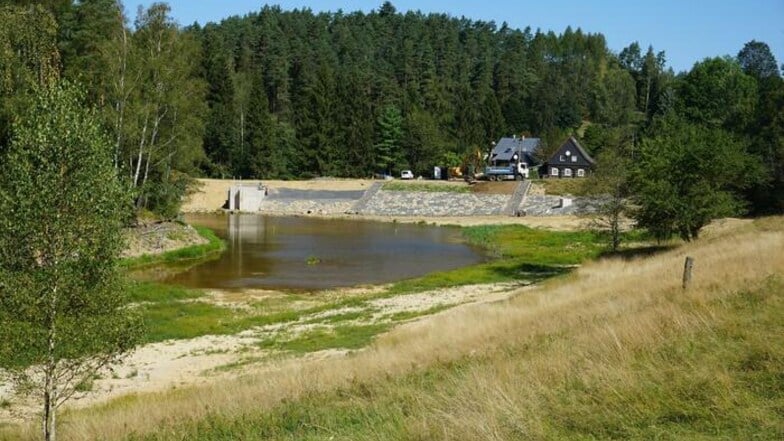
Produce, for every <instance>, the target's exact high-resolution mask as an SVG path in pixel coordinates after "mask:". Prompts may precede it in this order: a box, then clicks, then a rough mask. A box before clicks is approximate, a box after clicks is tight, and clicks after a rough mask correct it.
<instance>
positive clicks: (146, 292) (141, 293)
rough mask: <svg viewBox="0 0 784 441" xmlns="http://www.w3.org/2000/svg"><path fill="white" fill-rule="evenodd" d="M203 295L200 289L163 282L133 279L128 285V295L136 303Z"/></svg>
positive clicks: (171, 300) (176, 299)
mask: <svg viewBox="0 0 784 441" xmlns="http://www.w3.org/2000/svg"><path fill="white" fill-rule="evenodd" d="M203 295H204V293H203V292H201V291H199V290H195V289H187V288H182V287H180V286H174V285H164V284H161V283H151V282H137V281H131V282H130V284H129V286H128V296H129V298H130V301H132V302H134V303H142V302H152V303H160V302H173V301H178V300H191V299H196V298H199V297H201V296H203Z"/></svg>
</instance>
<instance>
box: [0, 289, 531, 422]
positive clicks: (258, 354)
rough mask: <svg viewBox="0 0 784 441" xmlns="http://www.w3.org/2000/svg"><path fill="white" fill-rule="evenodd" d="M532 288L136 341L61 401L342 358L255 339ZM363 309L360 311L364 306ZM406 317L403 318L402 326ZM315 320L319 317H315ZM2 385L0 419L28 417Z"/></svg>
mask: <svg viewBox="0 0 784 441" xmlns="http://www.w3.org/2000/svg"><path fill="white" fill-rule="evenodd" d="M381 288H382V287H380V286H375V287H370V288H362V289H359V288H346V289H337V290H335V291H334V292H327V293H325V294H324V295H327V296H337V297H340V298H343V297H346V296H355V295H363V294H368V293H374V292H377V291H378V290H379V289H381ZM527 289H530V286H521V285H520V284H519V283H496V284H485V285H467V286H460V287H454V288H444V289H437V290H432V291H426V292H421V293H417V294H407V295H405V294H403V295H397V296H391V297H383V298H379V299H376V300H371V301H368V302H367V304H366V305H365V306H364V307H360V308H357V307H343V308H337V309H329V310H326V311H322V312H319V313H315V314H311V315H306V316H303V317H302V318H300V319H299V320H297V321H294V322H290V323H277V324H271V325H266V326H260V327H255V328H250V329H247V330H245V331H242V332H240V333H238V334H234V335H205V336H202V337H197V338H192V339H185V340H167V341H163V342H159V343H152V344H147V345H144V346H141V347H139V348H137V349H136V350H135V351H133V352H132V353H131V354H130V355H129V356H128V357H127V358H126V359H125V360H124V361H123V362H122V363H121V364H119V365H117V366H115V367H114V368H113V369H112V370H111V371H105V372H102V373H101V375H100V378H98V379H96V380H95V381H94V384H93V389H92V390H91V391H90V392H86V393H84V394H81V395H79V396H77V397H75V399H73V400H72V401H70V402H69V403H68V404H67V406H66V407H69V408H83V407H87V406H93V405H96V404H100V403H105V402H107V401H109V400H112V399H115V398H119V397H122V396H124V395H128V394H137V393H150V392H158V391H165V390H170V389H172V388H178V387H184V386H193V385H197V384H206V383H211V382H216V381H221V380H224V379H226V378H231V377H236V376H238V375H243V374H247V373H248V372H257V371H260V370H270V369H276V368H279V367H280V366H282V365H285V364H286V363H288V362H290V361H291V360H292V357H295V358H296V359H301V361H303V362H304V361H305V360H312V359H321V358H328V357H341V356H345V355H346V354H347V353H348V352H349V351H346V350H325V351H319V352H313V353H307V354H303V355H299V356H286V355H285V354H281V353H278V352H276V351H270V350H265V349H260V348H259V347H258V343H259V342H260V341H263V340H264V339H268V338H271V337H274V338H276V339H284V340H285V339H287V338H292V337H293V336H297V335H300V334H302V333H304V332H307V331H310V330H312V329H313V328H314V327H318V328H319V329H327V328H329V327H331V326H334V324H330V322H329V317H330V316H335V315H338V314H345V313H348V312H354V311H360V310H367V311H372V315H370V316H369V317H367V318H365V319H360V320H358V321H356V322H342V323H343V324H344V325H345V324H353V325H364V324H373V323H379V322H384V321H385V320H387V319H386V318H385V317H389V316H390V315H392V314H396V313H402V312H406V313H412V312H414V313H416V312H425V311H427V310H429V309H431V308H434V307H444V308H453V307H458V306H462V305H469V304H477V303H487V302H495V301H499V300H503V299H507V298H510V297H511V296H514V295H516V294H518V293H520V292H522V291H523V290H527ZM276 295H279V293H276V292H274V291H258V290H257V291H254V290H247V291H245V292H243V293H236V292H222V291H213V292H210V293H209V295H207V296H206V297H205V298H202V299H199V301H204V302H208V303H214V304H216V305H220V306H222V307H231V308H242V307H243V305H244V304H245V303H247V302H252V301H256V300H258V299H259V298H260V297H259V296H261V297H269V296H276ZM363 308H364V309H363ZM429 317H432V315H424V316H422V317H421V318H417V319H413V321H418V320H427V319H428V318H429ZM410 321H412V320H409V321H401V322H397V323H394V325H401V324H404V323H407V322H410ZM318 322H321V323H318ZM8 386H10V385H8V384H2V382H0V397H1V398H4V399H10V400H11V401H10V402H11V403H12V404H11V405H10V406H8V407H7V408H0V423H11V424H14V423H23V422H24V421H30V419H31V418H32V416H33V415H34V414H35V413H36V412H37V411H38V407H37V405H36V403H35V401H34V400H33V399H31V398H30V397H22V396H17V395H16V394H14V393H13V390H12V389H11V388H9V387H8Z"/></svg>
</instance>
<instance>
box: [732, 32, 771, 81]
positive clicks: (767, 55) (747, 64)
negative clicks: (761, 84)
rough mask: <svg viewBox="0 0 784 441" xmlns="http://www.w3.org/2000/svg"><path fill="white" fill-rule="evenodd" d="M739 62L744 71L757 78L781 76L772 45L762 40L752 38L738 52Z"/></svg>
mask: <svg viewBox="0 0 784 441" xmlns="http://www.w3.org/2000/svg"><path fill="white" fill-rule="evenodd" d="M738 63H739V64H740V67H741V68H742V69H743V71H744V72H746V73H747V74H749V75H751V76H753V77H755V78H771V77H776V78H778V77H780V76H781V75H780V74H779V66H778V63H776V57H774V56H773V54H772V53H771V52H770V47H769V46H768V45H767V44H766V43H763V42H761V41H756V40H751V41H749V42H748V43H746V44H745V45H744V46H743V49H741V50H740V52H738Z"/></svg>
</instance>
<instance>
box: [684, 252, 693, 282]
mask: <svg viewBox="0 0 784 441" xmlns="http://www.w3.org/2000/svg"><path fill="white" fill-rule="evenodd" d="M693 268H694V258H693V257H687V258H686V262H685V263H684V264H683V289H686V288H688V287H689V284H690V283H691V270H692V269H693Z"/></svg>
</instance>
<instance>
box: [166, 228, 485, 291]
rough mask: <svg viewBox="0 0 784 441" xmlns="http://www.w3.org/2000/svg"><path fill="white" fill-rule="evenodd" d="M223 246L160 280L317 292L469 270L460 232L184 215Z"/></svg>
mask: <svg viewBox="0 0 784 441" xmlns="http://www.w3.org/2000/svg"><path fill="white" fill-rule="evenodd" d="M186 221H187V222H188V223H191V224H194V225H201V226H205V227H208V228H211V229H212V230H214V231H215V232H216V234H217V235H218V236H220V237H221V238H223V239H225V240H226V242H227V249H226V251H225V252H224V253H223V254H222V255H221V256H220V258H218V259H215V260H212V261H209V262H205V263H203V264H200V265H198V266H195V267H193V268H191V269H189V270H187V271H185V272H182V273H179V274H176V275H175V276H172V277H170V278H168V279H167V280H165V282H167V283H174V284H179V285H183V286H187V287H192V288H223V289H230V288H277V289H281V288H286V289H323V288H334V287H343V286H354V285H361V284H375V283H386V282H392V281H396V280H402V279H406V278H410V277H416V276H421V275H424V274H427V273H430V272H433V271H443V270H448V269H454V268H459V267H461V266H466V265H470V264H473V263H476V262H479V261H480V260H482V255H481V254H480V253H479V252H477V250H475V249H472V248H471V247H469V246H468V245H466V244H465V243H463V242H462V239H461V234H460V231H459V229H456V228H449V227H435V226H425V225H414V224H398V223H382V222H368V221H353V220H331V219H314V218H301V217H266V216H260V215H253V214H209V215H190V216H188V217H187V218H186Z"/></svg>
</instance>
